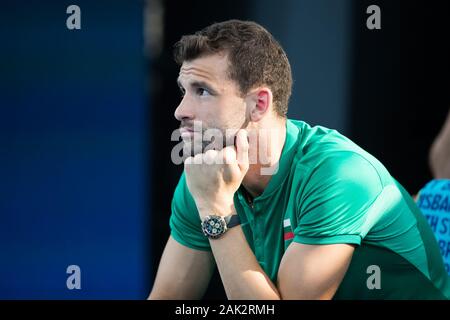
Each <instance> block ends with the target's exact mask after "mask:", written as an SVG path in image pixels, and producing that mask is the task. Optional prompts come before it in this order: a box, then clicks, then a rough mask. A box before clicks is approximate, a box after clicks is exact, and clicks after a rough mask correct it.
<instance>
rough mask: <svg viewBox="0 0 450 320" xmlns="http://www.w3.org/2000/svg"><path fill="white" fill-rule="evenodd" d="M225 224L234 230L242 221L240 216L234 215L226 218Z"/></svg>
mask: <svg viewBox="0 0 450 320" xmlns="http://www.w3.org/2000/svg"><path fill="white" fill-rule="evenodd" d="M225 222H226V223H227V228H233V227H235V226H237V225H240V224H241V219H239V215H237V214H233V215H229V216H227V217H225Z"/></svg>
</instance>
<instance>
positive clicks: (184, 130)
mask: <svg viewBox="0 0 450 320" xmlns="http://www.w3.org/2000/svg"><path fill="white" fill-rule="evenodd" d="M180 132H181V133H182V134H183V133H184V132H194V130H193V129H192V128H187V127H182V128H180Z"/></svg>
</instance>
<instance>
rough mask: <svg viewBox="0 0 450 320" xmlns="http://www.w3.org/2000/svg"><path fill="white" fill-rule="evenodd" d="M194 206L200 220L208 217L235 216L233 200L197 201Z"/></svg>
mask: <svg viewBox="0 0 450 320" xmlns="http://www.w3.org/2000/svg"><path fill="white" fill-rule="evenodd" d="M196 205H197V210H198V212H199V215H200V217H201V218H203V217H206V216H208V215H216V216H221V217H226V216H229V215H232V214H236V209H235V207H234V202H233V199H231V200H230V199H221V200H215V201H199V202H196Z"/></svg>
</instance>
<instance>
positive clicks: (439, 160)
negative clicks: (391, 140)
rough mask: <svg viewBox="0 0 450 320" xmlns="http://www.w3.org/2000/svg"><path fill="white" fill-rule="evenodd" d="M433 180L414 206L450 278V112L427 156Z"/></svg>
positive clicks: (420, 192) (419, 195) (424, 188)
mask: <svg viewBox="0 0 450 320" xmlns="http://www.w3.org/2000/svg"><path fill="white" fill-rule="evenodd" d="M429 159H430V168H431V172H432V174H433V178H434V179H433V180H431V181H430V182H428V183H427V184H426V185H425V186H424V187H423V188H422V189H421V190H420V191H419V194H418V196H417V205H418V206H419V208H420V209H421V210H422V212H423V214H424V215H425V217H426V218H427V221H428V223H429V224H430V226H431V229H432V230H433V232H434V234H435V236H436V239H437V241H438V244H439V249H440V251H441V255H442V257H443V259H444V262H445V268H446V270H447V272H448V274H449V275H450V111H449V112H448V115H447V119H446V121H445V123H444V125H443V127H442V129H441V131H440V132H439V134H438V135H437V137H436V139H435V140H434V142H433V144H432V146H431V149H430V153H429Z"/></svg>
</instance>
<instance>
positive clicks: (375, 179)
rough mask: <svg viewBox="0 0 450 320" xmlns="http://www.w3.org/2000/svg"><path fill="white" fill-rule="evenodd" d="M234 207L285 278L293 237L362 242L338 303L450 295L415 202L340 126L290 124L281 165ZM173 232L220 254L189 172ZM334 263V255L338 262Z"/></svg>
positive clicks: (273, 274)
mask: <svg viewBox="0 0 450 320" xmlns="http://www.w3.org/2000/svg"><path fill="white" fill-rule="evenodd" d="M234 205H235V208H236V211H237V213H238V214H239V217H240V218H241V221H242V229H243V232H244V234H245V236H246V239H247V241H248V244H249V246H250V247H251V249H252V251H253V252H254V254H255V256H256V259H257V260H258V262H259V264H260V265H261V267H262V268H263V270H264V271H265V272H266V273H267V275H268V276H269V277H270V278H271V280H272V281H274V282H275V283H276V279H277V273H278V268H279V265H280V262H281V259H282V257H283V254H284V252H285V251H286V249H287V247H288V246H289V245H290V244H291V243H292V241H294V242H298V243H303V244H311V245H322V244H338V243H347V244H353V245H355V246H356V248H355V251H354V254H353V257H352V261H351V263H350V266H349V268H348V270H347V273H346V275H345V277H344V279H343V281H342V283H341V285H340V286H339V288H338V291H337V292H336V294H335V296H334V298H335V299H448V298H450V279H449V277H448V275H447V273H446V271H445V268H444V263H443V259H442V256H441V254H440V251H439V247H438V245H437V242H436V240H435V238H434V235H433V232H432V230H431V228H430V227H429V225H428V224H427V221H426V219H425V218H424V216H423V215H422V214H421V212H420V211H419V209H418V208H417V206H416V205H415V203H414V201H413V199H412V198H411V197H410V196H409V194H408V193H407V192H406V191H405V190H404V189H403V187H402V186H401V185H400V184H399V183H398V182H397V181H396V180H395V179H394V178H393V177H392V176H391V175H390V174H389V172H388V171H387V170H386V168H385V167H384V166H383V165H382V164H381V163H380V162H379V161H378V160H377V159H375V158H374V157H373V156H372V155H370V154H369V153H367V152H366V151H364V150H363V149H361V148H360V147H359V146H357V145H356V144H355V143H353V142H352V141H351V140H349V139H348V138H346V137H345V136H343V135H341V134H340V133H339V132H337V131H336V130H331V129H327V128H324V127H321V126H316V127H311V126H309V125H308V124H306V123H305V122H302V121H295V120H287V121H286V141H285V145H284V147H283V152H282V155H281V158H280V161H279V168H278V171H277V172H276V174H274V175H273V176H272V178H271V179H270V181H269V184H268V185H267V187H266V189H265V190H264V192H263V193H262V194H261V195H260V196H259V197H257V198H255V199H254V200H253V203H252V204H249V203H248V201H247V200H246V197H245V195H244V191H243V190H242V186H241V188H240V189H239V190H238V191H237V192H236V193H235V196H234ZM170 227H171V235H172V237H173V238H174V239H175V240H176V241H178V242H179V243H181V244H182V245H185V246H187V247H189V248H192V249H197V250H211V248H210V245H209V240H208V239H207V238H206V237H205V236H204V235H203V233H202V231H201V228H200V218H199V214H198V211H197V208H196V206H195V202H194V200H193V198H192V196H191V195H190V193H189V190H188V187H187V185H186V180H185V176H184V174H183V175H182V176H181V179H180V181H179V183H178V186H177V188H176V190H175V193H174V197H173V201H172V214H171V217H170ZM330 263H333V261H330Z"/></svg>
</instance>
